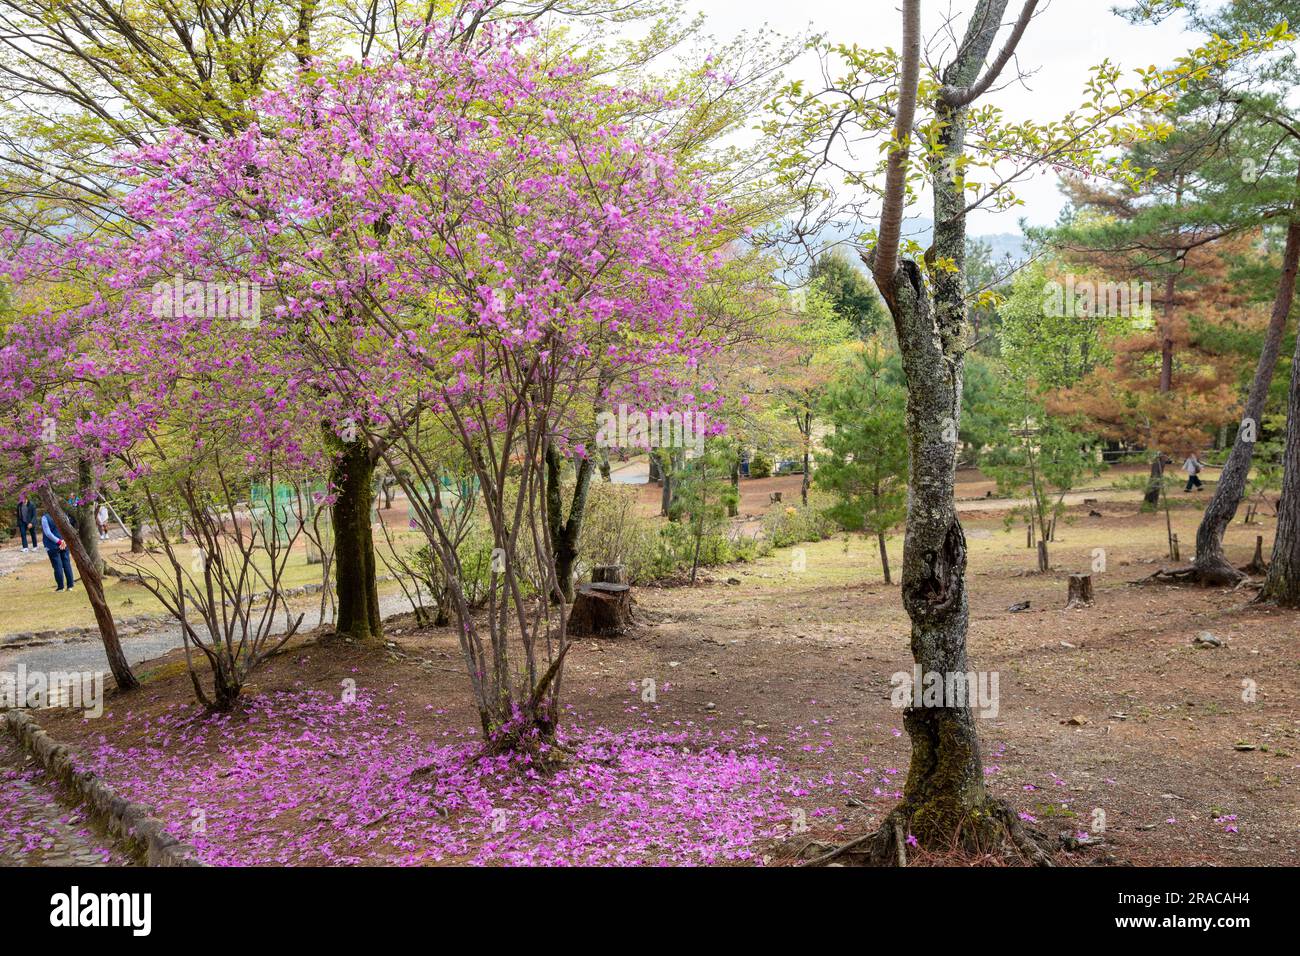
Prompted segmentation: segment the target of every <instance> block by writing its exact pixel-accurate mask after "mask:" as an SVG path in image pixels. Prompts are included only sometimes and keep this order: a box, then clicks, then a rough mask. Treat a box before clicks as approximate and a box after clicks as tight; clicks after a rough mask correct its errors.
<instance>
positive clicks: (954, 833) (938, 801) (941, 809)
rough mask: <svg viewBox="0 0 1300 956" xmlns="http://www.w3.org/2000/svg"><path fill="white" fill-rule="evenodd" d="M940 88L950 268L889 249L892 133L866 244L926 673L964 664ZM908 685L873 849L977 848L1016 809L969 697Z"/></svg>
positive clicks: (964, 70) (975, 45)
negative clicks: (901, 379)
mask: <svg viewBox="0 0 1300 956" xmlns="http://www.w3.org/2000/svg"><path fill="white" fill-rule="evenodd" d="M1006 6H1007V0H980V2H979V3H978V4H977V5H976V7H975V10H974V11H973V12H972V13H971V17H970V23H969V26H968V30H967V35H966V37H965V39H964V40H963V42H962V44H961V46H960V48H959V50H960V53H959V55H958V57H957V59H956V60H955V61H954V62H953V63H952V64H951V65H950V66H949V67H948V68H947V69H946V70H945V71H944V75H943V82H944V89H945V90H948V89H969V88H971V87H972V84H974V83H975V81H976V79H977V78H978V75H979V71H980V69H981V66H982V64H983V63H984V60H985V57H986V56H987V55H988V52H989V49H990V47H991V46H992V43H993V39H994V37H995V35H996V33H997V30H998V27H999V25H1000V24H1001V23H1002V16H1003V14H1004V13H1005V11H1006ZM1029 10H1030V12H1032V7H1030V8H1029ZM920 20H921V17H920V0H904V5H903V44H902V75H901V77H900V81H899V90H900V95H899V100H898V106H897V108H896V111H895V112H896V120H895V122H896V128H895V142H897V143H905V142H906V140H907V139H909V138H910V137H911V135H912V117H913V107H914V93H915V91H916V89H917V77H918V75H919V53H920V32H921V23H920ZM990 82H991V79H990ZM945 96H946V94H945V92H944V91H942V90H941V91H940V92H939V93H938V94H937V95H936V102H935V114H936V116H935V127H934V128H935V129H936V130H937V131H938V132H937V135H938V137H939V143H938V145H939V152H940V155H939V156H938V157H936V159H935V160H934V162H933V164H932V166H931V172H932V182H933V186H934V245H933V248H932V252H933V256H934V257H935V258H937V259H939V260H943V261H945V262H950V263H952V264H953V265H954V266H955V268H952V269H948V268H944V269H935V270H933V271H932V272H931V273H930V276H929V283H928V284H927V282H926V281H925V279H924V277H923V276H922V273H921V268H920V266H919V264H918V263H916V262H914V261H912V260H910V259H906V258H902V257H900V256H899V255H898V248H897V242H898V235H899V221H898V220H899V214H900V213H901V209H900V208H899V207H900V206H901V204H902V201H903V188H904V179H905V177H904V173H905V170H906V167H907V155H906V149H905V148H902V147H896V148H895V149H894V150H893V151H892V152H891V155H890V163H889V168H888V170H887V173H886V183H885V199H884V206H883V212H882V215H881V226H880V230H879V236H880V239H879V242H878V248H877V250H876V252H875V254H874V255H869V256H867V257H866V258H867V259H868V260H869V265H870V266H871V269H872V273H873V275H874V276H875V278H876V282H877V285H878V286H879V287H880V290H881V293H882V295H883V296H884V299H885V302H886V304H887V305H888V307H889V311H890V314H891V315H892V316H893V319H894V328H895V331H896V332H897V335H898V344H899V351H900V353H901V356H902V365H903V372H904V375H905V377H906V380H907V436H908V452H909V455H908V458H909V461H908V489H909V494H908V508H907V524H906V536H905V538H904V540H903V576H902V598H903V607H904V608H905V609H906V611H907V615H908V617H909V618H910V619H911V622H912V635H911V645H912V658H913V660H914V661H915V663H916V665H917V667H918V668H919V670H920V672H921V673H922V675H923V676H924V675H929V674H936V675H941V679H946V678H950V677H951V678H955V677H956V676H957V675H965V674H966V673H967V672H968V669H969V668H968V665H967V660H966V631H967V624H968V617H969V611H968V605H967V594H966V536H965V534H964V533H963V532H962V527H961V522H960V521H959V520H958V518H957V511H956V505H955V500H954V486H955V482H956V466H957V447H958V443H957V441H956V436H957V432H958V423H959V422H960V420H961V396H962V376H963V365H964V355H965V351H966V348H967V345H968V342H967V331H968V328H967V323H966V303H965V258H966V248H965V246H966V217H965V213H964V208H965V197H964V191H963V189H962V187H961V185H960V184H959V183H958V181H957V179H958V170H957V160H958V159H959V158H960V157H961V155H962V152H963V150H964V147H965V136H966V122H967V113H966V106H965V105H964V102H963V103H959V105H956V106H952V105H950V103H949V100H948V99H947V98H945ZM965 102H968V100H967V101H965ZM926 259H927V260H929V259H930V255H929V254H927V256H926ZM913 691H914V695H915V696H914V697H913V699H912V702H911V706H908V707H907V708H906V709H905V710H904V711H903V725H904V727H905V728H906V729H907V733H908V736H909V737H910V738H911V742H912V759H911V763H910V765H909V767H908V772H907V783H906V785H905V787H904V790H903V802H902V803H901V804H900V805H899V806H898V807H897V808H895V810H893V811H892V812H891V814H890V816H889V818H888V819H887V821H886V823H885V825H884V826H883V827H882V828H881V830H880V831H879V832H878V833H877V834H876V839H875V840H874V841H873V844H872V847H871V850H870V851H869V852H870V855H871V856H872V858H873V859H875V860H877V861H881V862H883V861H885V860H888V859H890V857H891V854H893V853H895V852H897V853H898V854H899V855H900V856H901V854H902V852H903V850H904V848H903V847H901V846H900V842H901V840H902V836H903V834H904V833H908V834H911V835H913V836H915V837H916V838H917V840H919V841H920V844H921V845H922V846H923V847H933V848H935V849H940V848H942V849H948V848H950V847H953V846H958V847H963V848H967V849H975V850H981V849H985V848H989V847H991V846H994V845H997V844H999V843H1001V842H1002V841H1003V839H1004V837H1005V836H1006V835H1007V834H1008V833H1015V832H1018V831H1019V825H1018V822H1017V821H1016V818H1015V815H1014V814H1012V813H1011V812H1010V810H1009V809H1008V808H1007V807H1006V806H1005V805H1004V804H1002V803H1000V802H999V801H995V800H992V799H991V798H990V797H989V796H988V793H987V792H986V790H985V787H984V770H983V765H982V762H981V759H980V750H979V738H978V735H977V734H976V731H975V721H974V715H973V713H972V711H971V709H970V706H969V703H970V702H969V701H968V700H964V699H963V700H954V699H945V700H943V701H942V703H941V705H940V706H927V705H926V703H925V702H924V701H923V700H921V698H920V691H921V688H920V687H914V688H913ZM1040 855H1041V854H1040Z"/></svg>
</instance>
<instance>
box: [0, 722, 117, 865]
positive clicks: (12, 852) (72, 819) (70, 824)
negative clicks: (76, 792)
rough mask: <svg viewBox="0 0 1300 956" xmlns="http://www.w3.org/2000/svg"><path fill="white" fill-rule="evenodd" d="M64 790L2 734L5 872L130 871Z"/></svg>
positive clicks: (0, 856) (0, 829) (1, 856)
mask: <svg viewBox="0 0 1300 956" xmlns="http://www.w3.org/2000/svg"><path fill="white" fill-rule="evenodd" d="M58 791H59V785H58V784H57V783H56V782H55V781H54V780H53V779H51V777H50V775H49V774H48V773H46V772H45V770H44V769H42V768H41V767H39V766H38V765H37V764H36V763H35V762H34V761H32V760H30V759H29V758H28V757H27V755H26V754H24V753H23V752H22V751H21V750H20V749H19V747H18V745H17V743H16V742H15V741H14V739H13V737H11V736H10V735H9V734H8V733H7V732H5V731H0V867H8V866H130V865H131V860H130V858H129V857H127V856H126V855H125V854H123V853H122V852H120V851H119V850H118V849H117V848H115V847H114V845H113V843H112V841H111V840H110V839H109V838H108V837H107V836H105V835H104V834H103V833H101V832H100V831H99V829H98V828H97V827H96V826H94V825H93V824H92V823H91V822H90V821H88V820H87V819H86V818H85V815H84V814H83V812H82V811H81V810H80V809H78V808H71V807H68V806H67V805H65V804H64V803H63V802H62V800H61V799H60V796H59V792H58Z"/></svg>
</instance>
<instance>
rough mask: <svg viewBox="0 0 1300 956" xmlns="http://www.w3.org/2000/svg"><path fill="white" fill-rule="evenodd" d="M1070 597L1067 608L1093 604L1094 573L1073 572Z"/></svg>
mask: <svg viewBox="0 0 1300 956" xmlns="http://www.w3.org/2000/svg"><path fill="white" fill-rule="evenodd" d="M1068 597H1069V599H1068V600H1067V601H1066V604H1065V606H1066V608H1067V609H1068V608H1072V607H1088V606H1089V605H1091V604H1092V575H1091V574H1071V575H1070V590H1069V595H1068Z"/></svg>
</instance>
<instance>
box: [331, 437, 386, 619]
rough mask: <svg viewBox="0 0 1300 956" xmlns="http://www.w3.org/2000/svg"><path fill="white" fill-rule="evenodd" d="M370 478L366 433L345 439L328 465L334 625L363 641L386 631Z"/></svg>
mask: <svg viewBox="0 0 1300 956" xmlns="http://www.w3.org/2000/svg"><path fill="white" fill-rule="evenodd" d="M374 477H375V462H374V458H373V457H372V456H371V451H370V448H369V445H368V443H367V442H366V440H365V439H364V438H356V439H355V440H353V441H350V442H347V443H344V444H343V446H342V450H341V451H340V452H337V453H336V454H335V456H334V460H333V462H332V463H331V466H330V484H331V486H332V487H333V489H334V493H335V496H336V497H335V501H334V509H333V526H334V561H335V564H334V587H335V590H336V592H337V594H338V622H337V624H336V625H335V630H336V631H337V633H339V634H346V635H348V636H349V637H352V638H354V639H356V640H361V641H366V640H378V639H379V638H381V637H382V636H383V633H384V624H383V620H382V619H381V618H380V615H379V586H378V583H377V578H376V573H375V541H374V535H373V532H372V529H371V524H370V507H371V505H372V504H373V503H374Z"/></svg>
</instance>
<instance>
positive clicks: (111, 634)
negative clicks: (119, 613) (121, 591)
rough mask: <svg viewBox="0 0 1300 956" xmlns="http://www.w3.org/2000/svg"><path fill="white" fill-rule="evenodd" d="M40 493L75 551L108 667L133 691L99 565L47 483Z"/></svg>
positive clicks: (120, 684) (134, 682)
mask: <svg viewBox="0 0 1300 956" xmlns="http://www.w3.org/2000/svg"><path fill="white" fill-rule="evenodd" d="M40 495H41V503H42V504H44V505H45V511H46V512H47V513H48V514H49V516H50V518H51V520H53V521H54V523H55V524H56V525H57V526H58V529H59V534H60V535H62V536H63V540H64V541H65V542H66V543H67V545H68V551H69V552H71V554H72V560H73V562H74V563H75V564H76V565H77V574H78V576H79V577H80V578H81V586H82V587H83V588H85V589H86V596H87V597H89V598H90V606H91V609H92V610H93V611H94V612H95V622H96V623H97V624H98V625H99V636H100V639H101V640H102V641H103V642H104V656H105V657H107V658H108V669H109V670H110V671H111V672H112V674H113V680H115V681H116V682H117V686H118V689H119V690H132V689H134V688H136V687H139V686H140V682H139V681H138V680H136V678H135V675H134V674H133V673H131V665H130V664H128V663H127V660H126V654H124V653H123V652H122V642H121V640H119V639H118V636H117V624H116V623H115V622H114V621H113V612H112V610H110V609H109V606H108V601H107V600H106V599H105V598H104V579H103V578H102V577H100V574H99V568H98V567H97V566H96V564H95V562H94V561H93V560H91V557H90V554H89V553H88V552H87V551H86V548H85V546H84V545H83V544H82V543H81V538H80V537H79V536H78V534H77V533H76V532H75V531H73V530H72V522H71V521H69V520H68V515H67V513H66V512H64V510H63V507H62V506H61V505H60V504H59V501H58V499H57V498H56V497H55V496H54V492H53V491H51V490H50V489H49V487H48V486H47V487H43V488H41V491H40Z"/></svg>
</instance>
